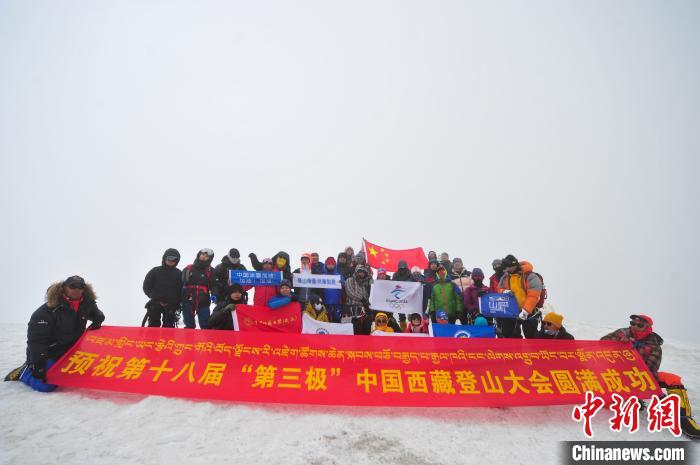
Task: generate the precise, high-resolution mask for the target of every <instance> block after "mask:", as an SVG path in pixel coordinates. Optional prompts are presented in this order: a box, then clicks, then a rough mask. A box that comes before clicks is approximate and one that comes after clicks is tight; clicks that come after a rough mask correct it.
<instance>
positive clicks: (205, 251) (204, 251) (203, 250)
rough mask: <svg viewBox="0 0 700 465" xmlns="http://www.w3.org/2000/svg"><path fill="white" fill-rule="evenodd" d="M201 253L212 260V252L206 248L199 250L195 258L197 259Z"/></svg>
mask: <svg viewBox="0 0 700 465" xmlns="http://www.w3.org/2000/svg"><path fill="white" fill-rule="evenodd" d="M203 253H205V254H207V255H209V258H214V251H213V250H211V249H207V248H204V249H199V252H197V256H198V257H199V255H200V254H203Z"/></svg>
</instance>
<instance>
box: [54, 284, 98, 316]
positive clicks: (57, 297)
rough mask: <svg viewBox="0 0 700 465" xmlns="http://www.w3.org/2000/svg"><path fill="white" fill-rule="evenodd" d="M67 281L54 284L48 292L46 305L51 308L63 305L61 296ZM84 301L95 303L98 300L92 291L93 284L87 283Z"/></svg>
mask: <svg viewBox="0 0 700 465" xmlns="http://www.w3.org/2000/svg"><path fill="white" fill-rule="evenodd" d="M64 282H65V281H59V282H57V283H53V284H52V285H50V286H49V288H48V289H47V290H46V304H47V305H48V306H49V308H52V309H53V308H56V307H58V305H59V304H60V303H61V296H62V295H63V283H64ZM83 300H84V301H85V302H94V301H95V300H97V296H96V295H95V291H94V290H93V289H92V284H90V283H85V291H84V292H83Z"/></svg>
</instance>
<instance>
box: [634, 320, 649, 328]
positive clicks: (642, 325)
mask: <svg viewBox="0 0 700 465" xmlns="http://www.w3.org/2000/svg"><path fill="white" fill-rule="evenodd" d="M633 326H636V327H637V328H639V329H644V328H646V327H647V324H646V323H644V322H643V321H630V327H633Z"/></svg>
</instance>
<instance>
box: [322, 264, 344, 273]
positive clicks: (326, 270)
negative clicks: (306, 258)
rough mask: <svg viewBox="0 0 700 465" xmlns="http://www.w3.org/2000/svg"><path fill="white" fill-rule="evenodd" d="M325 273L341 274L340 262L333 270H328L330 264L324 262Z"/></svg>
mask: <svg viewBox="0 0 700 465" xmlns="http://www.w3.org/2000/svg"><path fill="white" fill-rule="evenodd" d="M323 274H340V272H339V271H338V264H336V265H335V268H333V271H328V266H327V265H326V264H325V263H324V264H323Z"/></svg>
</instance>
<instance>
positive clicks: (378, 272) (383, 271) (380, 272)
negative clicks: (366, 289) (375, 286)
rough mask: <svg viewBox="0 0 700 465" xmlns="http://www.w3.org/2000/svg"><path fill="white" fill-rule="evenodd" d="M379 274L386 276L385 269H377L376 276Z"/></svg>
mask: <svg viewBox="0 0 700 465" xmlns="http://www.w3.org/2000/svg"><path fill="white" fill-rule="evenodd" d="M380 274H386V268H378V269H377V276H379V275H380Z"/></svg>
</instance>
